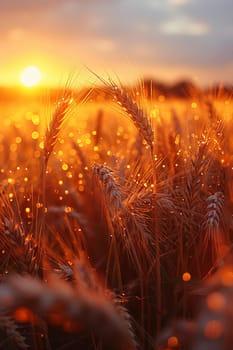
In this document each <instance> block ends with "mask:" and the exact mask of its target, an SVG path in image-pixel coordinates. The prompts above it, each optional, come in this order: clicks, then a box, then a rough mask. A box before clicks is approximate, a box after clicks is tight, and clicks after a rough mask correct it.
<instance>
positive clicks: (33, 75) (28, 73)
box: [20, 66, 41, 87]
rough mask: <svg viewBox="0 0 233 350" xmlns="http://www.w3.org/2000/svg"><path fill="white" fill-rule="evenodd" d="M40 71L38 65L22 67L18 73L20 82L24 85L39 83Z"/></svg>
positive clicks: (30, 85)
mask: <svg viewBox="0 0 233 350" xmlns="http://www.w3.org/2000/svg"><path fill="white" fill-rule="evenodd" d="M40 81H41V72H40V70H39V68H38V67H35V66H28V67H26V68H24V69H23V71H22V72H21V75H20V82H21V84H22V85H24V86H26V87H33V86H36V85H38V84H39V83H40Z"/></svg>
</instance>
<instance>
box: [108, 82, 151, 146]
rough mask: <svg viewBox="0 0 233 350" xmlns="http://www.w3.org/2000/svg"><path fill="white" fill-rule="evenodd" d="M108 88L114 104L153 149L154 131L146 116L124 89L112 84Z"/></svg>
mask: <svg viewBox="0 0 233 350" xmlns="http://www.w3.org/2000/svg"><path fill="white" fill-rule="evenodd" d="M110 86H111V91H112V93H113V95H114V98H115V100H116V102H117V103H118V104H120V105H121V107H122V108H123V110H124V111H126V113H127V114H128V115H129V116H130V118H131V120H132V121H133V122H134V124H135V126H136V127H137V129H138V131H139V132H140V134H141V135H142V136H143V138H144V139H145V141H146V142H147V144H148V145H149V146H150V147H151V148H153V144H154V131H153V129H152V126H151V123H150V121H149V118H148V116H147V115H146V114H145V112H144V111H143V110H142V108H140V107H139V106H138V105H137V103H136V102H134V101H133V100H132V97H131V96H130V95H129V94H128V93H127V91H126V90H125V89H123V88H122V89H120V88H119V87H118V86H117V85H116V84H114V83H113V82H112V83H111V85H110Z"/></svg>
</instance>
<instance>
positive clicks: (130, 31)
mask: <svg viewBox="0 0 233 350" xmlns="http://www.w3.org/2000/svg"><path fill="white" fill-rule="evenodd" d="M232 14H233V1H232V0H116V1H114V0H0V16H1V17H0V19H1V20H0V34H1V46H0V84H3V83H5V82H8V83H9V82H10V83H13V82H17V79H18V74H19V72H20V70H21V69H22V68H23V67H24V66H26V65H30V64H36V65H38V66H40V67H41V70H42V73H43V75H44V81H45V82H59V81H61V80H62V79H64V78H65V77H67V76H68V74H69V73H71V72H76V73H78V74H79V75H80V79H82V80H83V79H84V80H85V79H87V77H85V71H86V69H85V65H86V66H88V67H90V68H91V69H92V70H94V71H96V72H97V73H100V74H102V72H108V73H109V74H111V73H112V72H114V73H116V74H117V75H118V76H119V77H120V78H121V80H124V79H125V78H127V79H128V80H130V79H132V77H135V78H136V77H138V75H140V76H141V77H142V76H153V77H154V78H157V79H165V80H168V81H174V80H176V79H178V78H190V79H192V80H194V81H197V82H199V83H205V84H206V83H207V84H210V83H212V82H214V81H225V82H231V83H232V80H233V18H232V16H233V15H232Z"/></svg>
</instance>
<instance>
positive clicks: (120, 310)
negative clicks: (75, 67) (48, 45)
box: [0, 79, 233, 350]
mask: <svg viewBox="0 0 233 350" xmlns="http://www.w3.org/2000/svg"><path fill="white" fill-rule="evenodd" d="M96 91H97V92H96ZM96 91H95V94H93V90H92V89H91V90H90V91H89V92H88V93H87V94H86V95H83V93H80V94H78V93H74V92H72V91H71V90H70V89H65V91H64V92H63V93H60V95H59V96H58V97H57V98H56V102H55V103H54V102H52V103H50V104H47V105H46V103H44V102H38V101H37V103H36V104H35V105H30V104H27V102H26V101H24V103H22V104H21V105H20V103H14V101H10V102H9V101H8V103H5V104H3V103H2V104H1V109H0V110H1V113H2V130H1V132H0V196H1V201H0V268H1V271H0V272H1V282H0V310H1V313H0V334H1V339H0V348H1V349H48V350H53V349H56V350H64V349H87V350H88V349H96V350H102V349H103V350H104V349H106V350H108V349H109V350H135V349H142V350H144V349H145V350H146V349H148V350H152V349H153V350H172V349H179V350H181V349H185V350H186V349H187V350H188V349H192V350H215V349H216V350H217V349H218V350H231V349H232V343H233V336H232V334H233V332H232V331H233V326H232V324H233V304H232V305H231V303H232V300H233V258H232V243H233V221H232V215H233V181H232V180H233V156H232V154H233V138H232V125H233V124H232V123H233V111H232V101H231V95H230V94H226V93H221V89H220V88H219V89H218V90H215V91H212V92H208V93H204V92H203V93H201V94H198V95H195V94H192V93H190V94H189V93H187V98H185V99H179V98H170V99H168V98H166V97H165V96H163V95H158V94H156V91H154V93H153V94H151V93H150V91H147V90H146V89H145V87H144V86H143V84H140V85H139V86H138V87H137V88H136V87H134V88H131V89H128V88H126V87H123V86H121V84H120V83H115V82H114V81H112V80H111V79H109V80H108V81H104V85H103V86H101V87H98V88H97V89H96Z"/></svg>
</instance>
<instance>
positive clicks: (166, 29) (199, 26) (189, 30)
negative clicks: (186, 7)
mask: <svg viewBox="0 0 233 350" xmlns="http://www.w3.org/2000/svg"><path fill="white" fill-rule="evenodd" d="M160 30H161V32H162V33H164V34H166V35H194V36H196V35H205V34H206V33H208V32H209V31H210V27H209V26H208V24H206V23H204V22H200V21H195V20H193V19H191V18H188V17H177V18H174V19H171V20H168V21H165V22H162V23H161V24H160Z"/></svg>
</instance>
